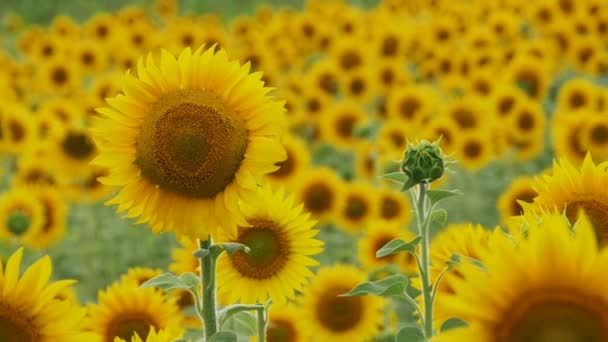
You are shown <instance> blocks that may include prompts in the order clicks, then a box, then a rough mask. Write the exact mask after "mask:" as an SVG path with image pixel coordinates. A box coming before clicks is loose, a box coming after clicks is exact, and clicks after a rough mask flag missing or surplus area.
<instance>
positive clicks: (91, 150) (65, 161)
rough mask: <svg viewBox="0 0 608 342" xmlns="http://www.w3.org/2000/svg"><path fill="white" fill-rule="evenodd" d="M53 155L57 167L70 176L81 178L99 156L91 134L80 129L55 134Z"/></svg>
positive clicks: (67, 129) (75, 128)
mask: <svg viewBox="0 0 608 342" xmlns="http://www.w3.org/2000/svg"><path fill="white" fill-rule="evenodd" d="M53 145H54V146H53V150H52V154H53V156H54V159H55V160H56V161H57V163H56V165H57V167H59V168H60V170H61V171H62V173H64V174H66V175H68V176H81V175H84V174H86V173H87V171H88V170H89V169H90V166H89V163H90V162H91V160H92V159H93V158H94V157H95V155H96V154H97V147H96V146H95V143H94V142H93V139H92V138H91V133H89V132H88V131H87V130H86V129H83V128H78V127H66V128H64V129H62V130H61V131H59V132H57V133H56V134H55V137H54V138H53Z"/></svg>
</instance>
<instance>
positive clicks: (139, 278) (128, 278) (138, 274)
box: [120, 267, 163, 286]
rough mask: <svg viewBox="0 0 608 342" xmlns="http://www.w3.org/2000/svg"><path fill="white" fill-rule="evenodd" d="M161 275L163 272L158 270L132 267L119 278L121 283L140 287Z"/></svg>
mask: <svg viewBox="0 0 608 342" xmlns="http://www.w3.org/2000/svg"><path fill="white" fill-rule="evenodd" d="M161 273H163V270H161V269H160V268H147V267H132V268H129V270H128V271H127V273H125V274H123V275H122V277H120V281H121V282H123V283H129V282H131V283H133V284H135V285H137V286H141V284H143V283H145V282H147V281H148V280H150V279H152V278H154V277H156V276H157V275H160V274H161Z"/></svg>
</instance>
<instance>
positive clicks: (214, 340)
mask: <svg viewBox="0 0 608 342" xmlns="http://www.w3.org/2000/svg"><path fill="white" fill-rule="evenodd" d="M236 341H237V336H236V334H235V333H234V332H233V331H220V332H218V333H216V334H215V335H213V336H211V338H210V339H209V342H236Z"/></svg>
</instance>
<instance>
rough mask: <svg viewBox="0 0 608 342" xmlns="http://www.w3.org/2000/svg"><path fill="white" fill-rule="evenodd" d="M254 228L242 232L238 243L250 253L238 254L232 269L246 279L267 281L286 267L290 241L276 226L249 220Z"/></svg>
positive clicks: (232, 258) (266, 221) (234, 258)
mask: <svg viewBox="0 0 608 342" xmlns="http://www.w3.org/2000/svg"><path fill="white" fill-rule="evenodd" d="M249 223H250V224H251V225H252V226H251V227H245V228H240V230H239V237H238V239H237V242H239V243H242V244H244V245H245V246H247V247H249V248H250V249H251V250H250V251H249V253H245V252H242V251H239V252H236V253H235V254H234V255H233V256H232V257H230V258H231V261H232V265H233V266H234V268H236V269H237V271H239V273H241V274H242V275H243V276H245V277H247V278H254V279H267V278H271V277H273V276H275V275H276V274H277V273H278V272H279V271H280V270H281V269H283V267H284V266H285V264H286V263H287V259H288V257H289V241H288V240H287V236H285V233H283V232H282V230H281V227H279V226H278V224H277V223H276V222H273V221H268V220H258V219H256V220H250V221H249Z"/></svg>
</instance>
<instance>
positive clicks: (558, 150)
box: [551, 113, 590, 164]
mask: <svg viewBox="0 0 608 342" xmlns="http://www.w3.org/2000/svg"><path fill="white" fill-rule="evenodd" d="M589 117H590V116H589V114H583V113H580V115H568V114H557V115H556V116H555V117H553V119H552V120H551V121H552V122H551V140H552V142H553V146H554V148H555V154H556V155H557V156H563V157H565V158H567V159H568V160H570V161H571V162H573V163H575V164H580V163H582V161H583V160H584V159H585V155H586V154H587V149H586V148H585V146H584V145H583V140H582V133H583V131H584V129H585V127H587V123H588V122H589Z"/></svg>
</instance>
